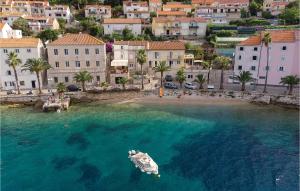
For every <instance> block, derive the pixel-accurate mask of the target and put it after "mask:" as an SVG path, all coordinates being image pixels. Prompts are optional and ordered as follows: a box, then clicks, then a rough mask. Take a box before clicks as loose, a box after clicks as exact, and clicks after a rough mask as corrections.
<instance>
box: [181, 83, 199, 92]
mask: <svg viewBox="0 0 300 191" xmlns="http://www.w3.org/2000/svg"><path fill="white" fill-rule="evenodd" d="M184 87H185V88H186V89H190V90H195V89H197V86H196V84H193V83H191V82H186V83H185V84H184Z"/></svg>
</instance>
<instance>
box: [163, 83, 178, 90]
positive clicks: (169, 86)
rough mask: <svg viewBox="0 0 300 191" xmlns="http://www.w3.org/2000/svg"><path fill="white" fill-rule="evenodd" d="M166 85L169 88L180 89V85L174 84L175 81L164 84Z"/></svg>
mask: <svg viewBox="0 0 300 191" xmlns="http://www.w3.org/2000/svg"><path fill="white" fill-rule="evenodd" d="M164 87H165V88H167V89H178V86H177V85H176V84H174V83H173V82H166V83H165V84H164Z"/></svg>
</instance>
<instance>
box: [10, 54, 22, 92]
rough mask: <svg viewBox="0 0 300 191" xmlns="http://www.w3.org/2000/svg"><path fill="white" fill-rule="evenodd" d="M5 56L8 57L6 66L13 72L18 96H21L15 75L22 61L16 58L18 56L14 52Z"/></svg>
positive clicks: (16, 75)
mask: <svg viewBox="0 0 300 191" xmlns="http://www.w3.org/2000/svg"><path fill="white" fill-rule="evenodd" d="M7 56H8V66H9V67H12V69H13V70H14V74H15V79H16V86H17V90H18V94H21V92H20V86H19V79H18V74H17V69H16V68H17V66H19V65H20V64H21V63H22V61H21V59H19V58H18V55H17V54H16V53H15V52H9V53H8V54H7Z"/></svg>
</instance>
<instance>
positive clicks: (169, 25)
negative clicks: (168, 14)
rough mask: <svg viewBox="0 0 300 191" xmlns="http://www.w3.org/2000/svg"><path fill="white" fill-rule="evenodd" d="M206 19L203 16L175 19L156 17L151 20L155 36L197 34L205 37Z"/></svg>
mask: <svg viewBox="0 0 300 191" xmlns="http://www.w3.org/2000/svg"><path fill="white" fill-rule="evenodd" d="M206 26H207V23H206V20H205V19H203V18H200V17H198V18H191V17H179V18H175V19H170V18H164V17H157V18H153V21H152V32H153V34H154V35H155V36H197V37H205V35H206Z"/></svg>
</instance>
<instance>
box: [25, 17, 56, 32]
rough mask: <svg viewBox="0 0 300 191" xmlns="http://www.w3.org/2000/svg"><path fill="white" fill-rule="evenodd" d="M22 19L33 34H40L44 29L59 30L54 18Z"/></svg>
mask: <svg viewBox="0 0 300 191" xmlns="http://www.w3.org/2000/svg"><path fill="white" fill-rule="evenodd" d="M23 18H24V19H26V20H27V21H28V25H29V27H30V29H31V30H32V31H34V32H40V31H42V30H45V29H52V30H56V29H59V23H58V21H57V19H55V18H50V17H46V16H24V17H23Z"/></svg>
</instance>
